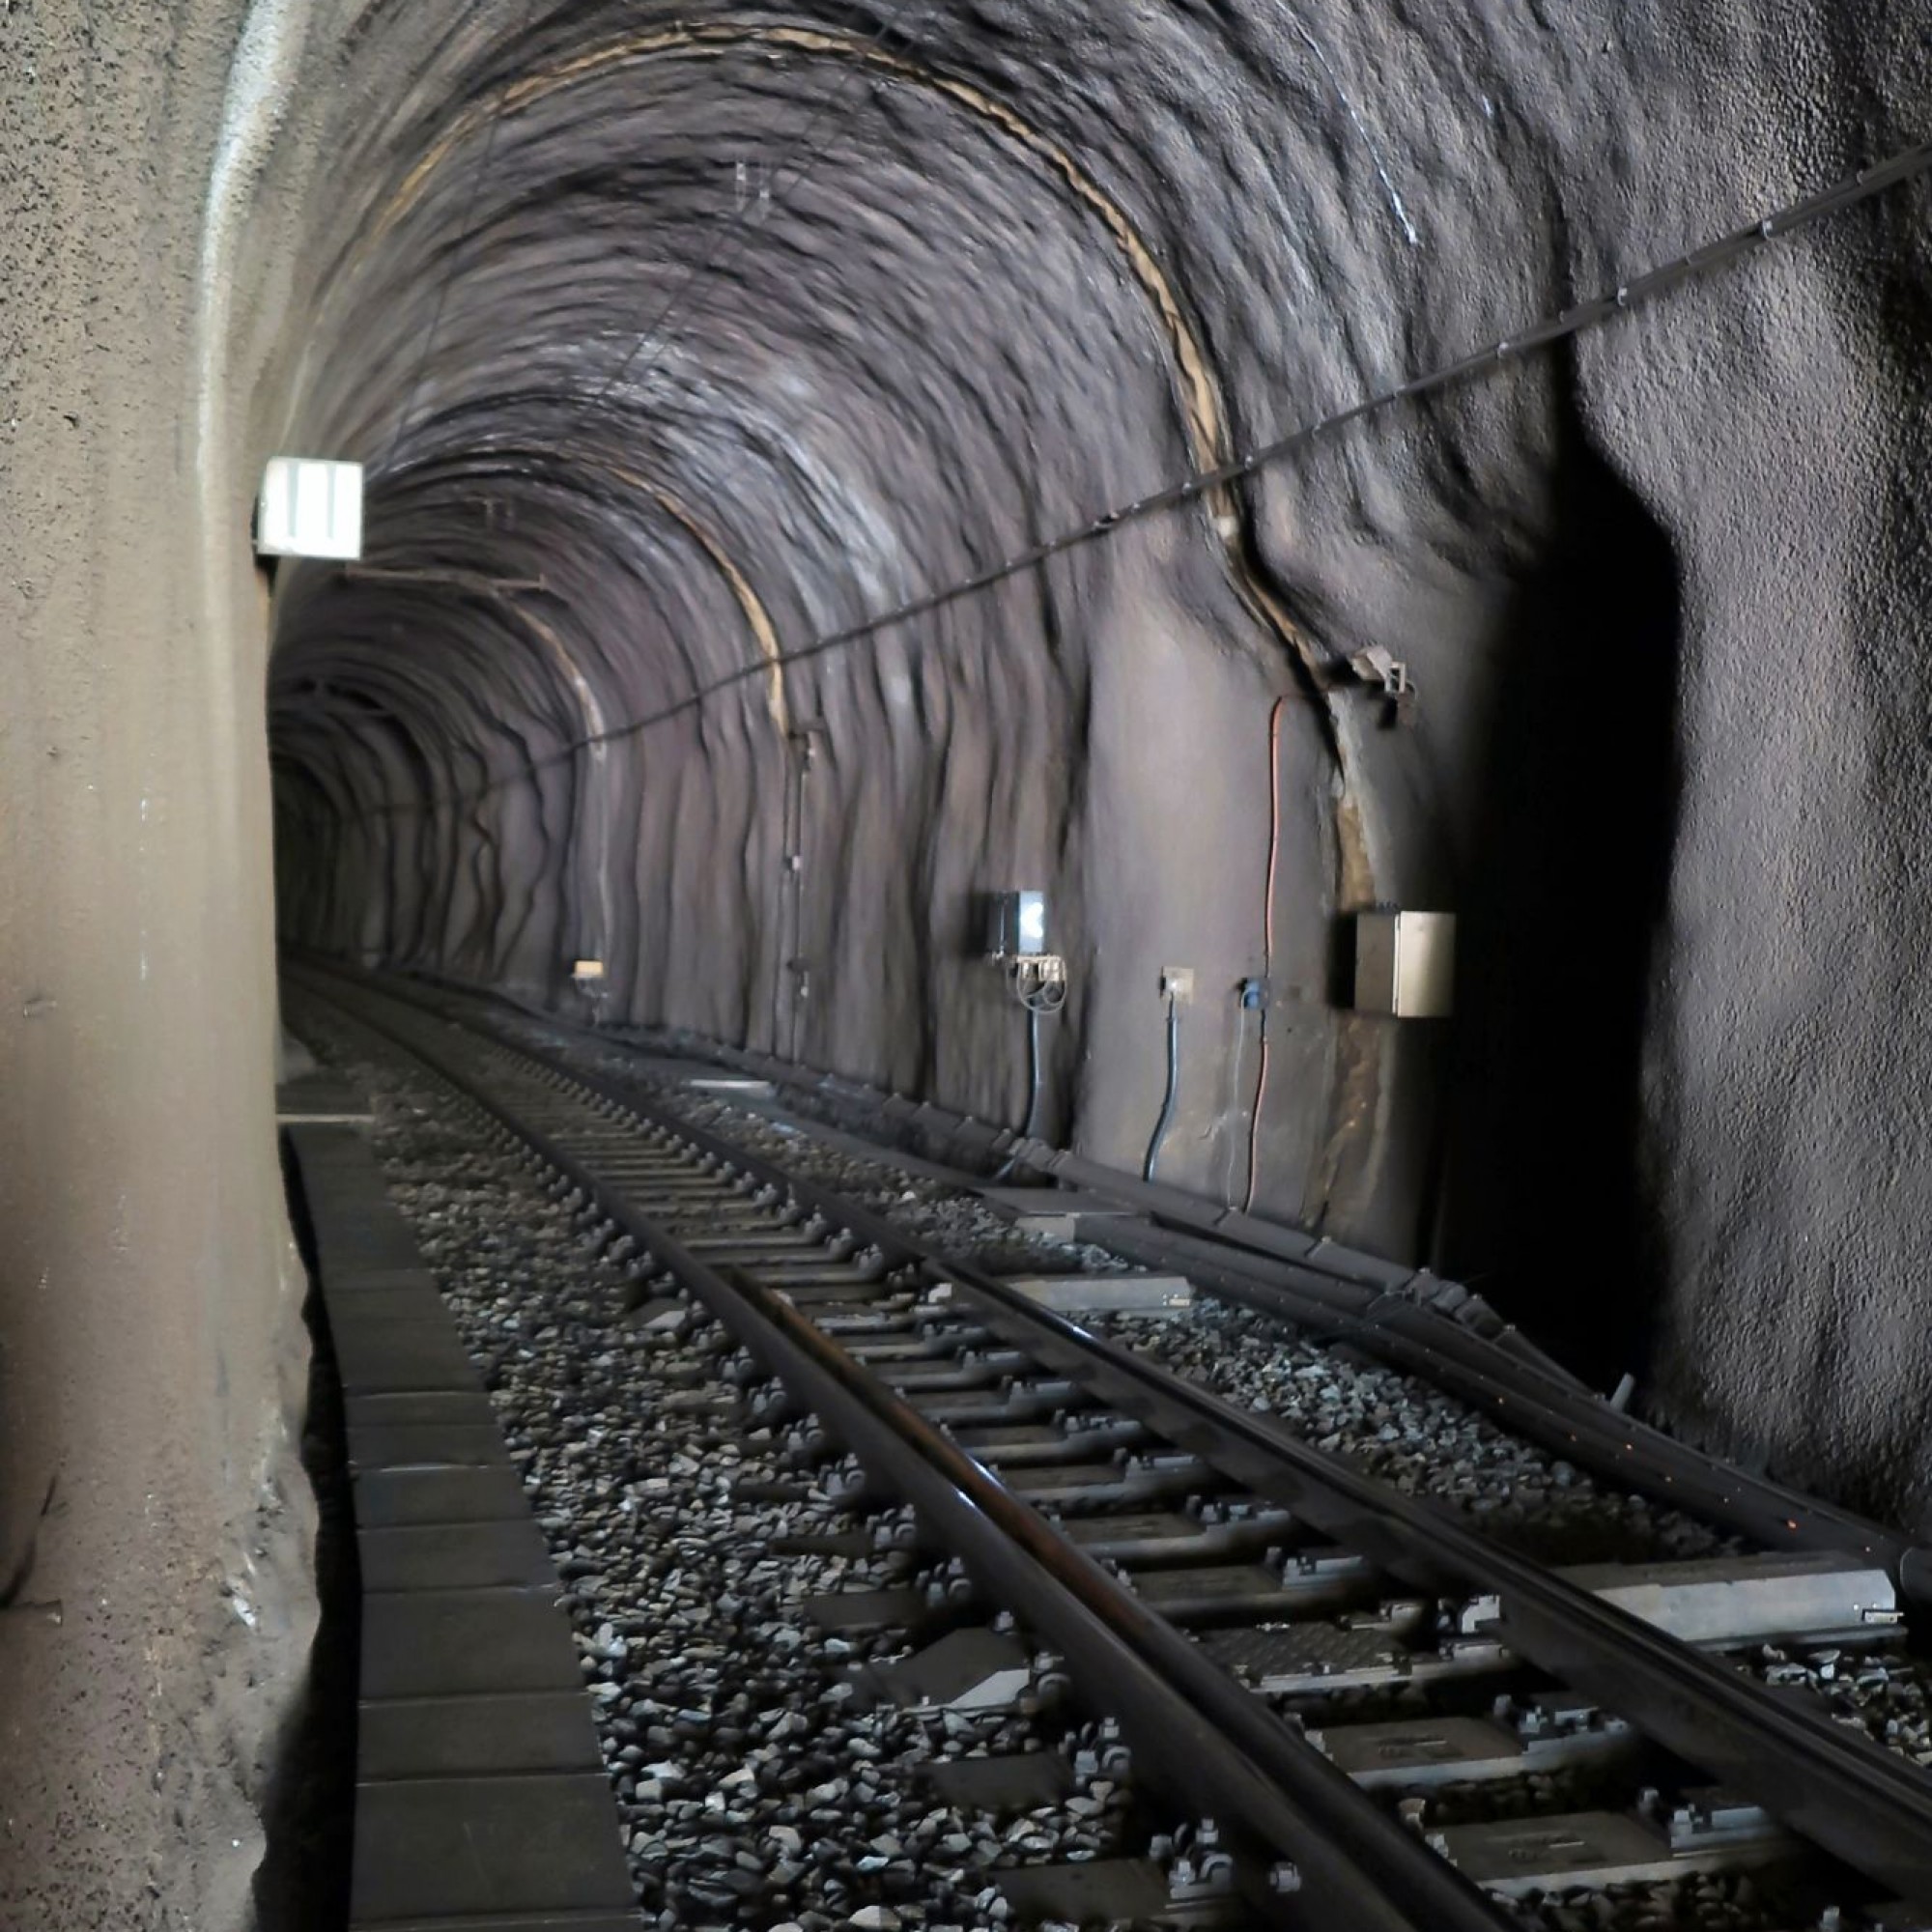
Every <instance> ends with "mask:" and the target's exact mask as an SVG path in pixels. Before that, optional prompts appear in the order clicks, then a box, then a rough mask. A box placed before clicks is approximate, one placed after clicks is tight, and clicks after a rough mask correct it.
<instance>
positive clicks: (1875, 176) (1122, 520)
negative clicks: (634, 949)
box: [356, 142, 1932, 817]
mask: <svg viewBox="0 0 1932 1932" xmlns="http://www.w3.org/2000/svg"><path fill="white" fill-rule="evenodd" d="M1928 169H1932V142H1921V143H1919V144H1918V145H1917V146H1915V147H1911V148H1905V149H1901V150H1900V151H1899V152H1898V153H1896V154H1894V155H1892V156H1890V157H1889V159H1887V160H1885V161H1883V162H1881V163H1879V164H1878V165H1877V166H1876V167H1870V168H1861V169H1859V170H1858V171H1857V172H1856V173H1855V174H1852V175H1848V176H1847V177H1845V178H1844V179H1843V180H1842V181H1840V182H1837V183H1835V184H1834V185H1832V186H1831V187H1828V188H1825V189H1823V190H1821V191H1820V192H1818V193H1815V194H1812V195H1808V196H1806V197H1804V199H1803V200H1800V201H1795V202H1792V203H1790V204H1788V205H1787V206H1785V207H1783V208H1779V209H1776V210H1774V211H1773V212H1772V213H1769V214H1766V215H1764V216H1762V217H1760V218H1759V219H1758V220H1756V221H1753V222H1751V223H1750V224H1749V225H1748V226H1747V227H1744V228H1739V229H1736V230H1734V231H1733V232H1731V233H1730V234H1728V235H1724V236H1720V237H1719V238H1718V239H1716V240H1714V241H1706V242H1704V243H1702V244H1701V245H1699V246H1698V247H1695V248H1692V249H1690V250H1689V251H1688V252H1687V253H1685V254H1682V255H1678V256H1675V257H1673V258H1672V259H1671V260H1669V261H1666V262H1663V263H1662V264H1660V265H1659V266H1658V267H1656V268H1653V269H1650V270H1645V271H1644V272H1643V273H1642V274H1640V275H1637V276H1634V278H1632V279H1631V280H1630V281H1627V282H1621V283H1619V284H1618V285H1617V286H1616V287H1615V288H1614V289H1613V290H1611V291H1609V292H1608V293H1607V294H1605V295H1602V296H1599V297H1598V298H1596V299H1594V300H1592V301H1586V302H1582V303H1580V304H1578V305H1577V306H1576V307H1573V308H1568V309H1564V310H1562V311H1561V312H1560V313H1558V314H1556V315H1552V316H1548V317H1546V318H1545V319H1543V320H1542V321H1539V322H1536V323H1532V324H1530V325H1528V326H1527V327H1523V328H1521V329H1520V330H1517V331H1515V332H1513V333H1512V334H1509V335H1506V336H1504V337H1502V338H1501V339H1500V340H1499V341H1496V342H1493V343H1492V344H1490V345H1489V346H1487V347H1485V348H1482V349H1478V350H1474V351H1472V352H1470V353H1469V354H1468V355H1463V356H1461V357H1459V358H1458V359H1457V360H1455V361H1453V362H1447V363H1443V364H1441V365H1439V366H1438V367H1436V368H1435V369H1433V370H1430V371H1428V372H1427V373H1425V374H1423V375H1420V376H1412V377H1409V378H1408V379H1406V381H1404V382H1401V383H1397V384H1393V385H1391V386H1390V387H1388V388H1384V389H1380V390H1378V391H1376V392H1375V393H1373V394H1371V395H1368V396H1365V397H1363V398H1361V399H1360V400H1359V401H1357V402H1354V403H1351V404H1350V405H1349V406H1348V407H1347V408H1346V409H1342V410H1338V411H1336V412H1333V413H1332V414H1329V415H1325V416H1321V417H1320V418H1318V419H1316V420H1315V421H1313V422H1308V423H1303V424H1302V425H1300V426H1299V427H1297V428H1295V429H1293V430H1290V431H1288V432H1286V433H1285V434H1283V435H1282V436H1279V437H1277V438H1276V439H1274V440H1272V441H1270V442H1265V443H1263V444H1262V445H1260V446H1259V447H1258V448H1256V449H1254V450H1251V451H1250V452H1249V453H1248V454H1247V455H1245V456H1238V457H1236V458H1234V459H1233V460H1232V461H1230V462H1228V463H1224V464H1222V465H1221V466H1219V468H1217V469H1205V470H1199V471H1196V472H1194V473H1193V474H1191V475H1189V476H1186V477H1184V478H1183V479H1182V480H1181V481H1179V482H1178V483H1174V484H1171V485H1169V486H1168V487H1167V488H1165V489H1162V490H1159V491H1157V492H1155V493H1154V494H1153V495H1151V496H1148V497H1140V498H1138V499H1137V500H1136V501H1134V502H1131V503H1124V504H1122V505H1119V506H1118V507H1116V508H1114V509H1111V510H1106V511H1103V512H1102V513H1101V514H1100V515H1099V516H1097V517H1094V518H1092V519H1090V520H1089V521H1088V522H1086V523H1084V524H1081V525H1079V526H1076V527H1074V528H1072V529H1069V530H1066V531H1064V532H1063V533H1062V534H1061V535H1059V536H1057V537H1050V538H1048V539H1046V540H1045V541H1043V542H1041V543H1037V544H1035V545H1033V546H1031V547H1030V548H1029V549H1026V550H1023V551H1020V552H1018V553H1017V554H1014V555H1012V556H1009V557H1008V558H1007V559H1006V560H1005V561H1004V562H1002V563H998V564H994V565H992V566H990V567H989V568H987V569H985V570H981V571H978V572H976V573H975V574H974V575H972V576H970V577H963V578H960V579H958V580H956V581H955V582H951V583H947V584H944V585H942V586H941V587H940V588H938V589H936V590H929V591H924V592H923V593H921V594H920V595H919V596H917V597H913V598H909V599H908V600H907V601H905V602H904V603H902V604H897V605H895V606H894V607H892V608H891V609H890V610H887V611H878V612H876V613H874V614H873V615H871V616H868V617H863V618H860V619H859V620H858V621H857V622H855V623H852V624H847V625H844V626H843V627H841V628H839V629H838V630H834V631H827V632H823V633H821V634H820V635H819V636H818V637H816V638H813V639H810V641H808V642H806V643H803V644H799V645H797V646H795V647H794V648H792V649H791V650H786V651H780V652H779V653H777V655H776V656H773V657H761V658H759V659H758V661H757V662H756V663H754V664H748V665H741V666H740V667H738V668H736V669H734V670H729V671H725V672H722V673H720V674H719V675H718V676H717V677H714V678H711V679H709V680H708V681H706V682H705V683H703V684H699V685H697V686H696V687H694V688H693V689H692V690H691V691H690V692H688V693H687V694H686V695H685V696H682V697H679V698H676V699H673V700H672V701H671V702H670V703H668V704H666V705H663V706H661V707H660V708H659V709H657V710H655V711H651V712H646V713H644V714H643V715H641V716H639V717H637V718H633V719H630V720H628V721H627V722H625V723H624V724H621V725H611V726H610V727H608V728H607V729H605V730H602V731H597V732H592V733H589V734H587V735H586V736H584V737H582V738H575V739H572V740H571V741H570V742H569V743H568V744H565V745H562V746H560V747H558V748H557V749H556V750H555V751H554V752H547V753H544V754H543V755H542V756H541V757H533V758H526V760H525V761H524V764H523V767H522V768H521V769H520V770H519V771H516V772H513V773H508V774H505V775H504V776H503V777H501V778H497V779H493V780H491V781H490V782H489V783H487V784H485V785H483V786H481V787H480V788H479V789H477V790H474V791H469V792H459V793H450V794H447V795H445V796H440V797H439V796H430V797H427V798H425V799H423V800H421V801H419V802H412V803H410V804H397V805H383V806H378V807H375V808H373V809H372V810H373V812H374V813H376V814H383V813H407V812H415V811H422V810H430V809H433V808H435V807H437V806H440V805H469V804H473V803H474V802H476V801H477V800H479V799H482V798H485V797H487V796H489V795H490V794H491V793H493V792H496V791H499V790H501V789H502V788H503V787H504V786H505V785H509V784H513V783H516V782H519V781H522V780H523V779H525V778H527V777H533V776H534V775H535V774H536V773H537V772H539V771H543V770H547V769H549V768H550V767H551V766H553V765H557V764H561V763H563V762H565V761H566V760H568V759H570V758H573V757H575V756H576V755H577V753H580V752H582V751H585V750H588V749H589V748H590V747H592V746H595V745H606V744H611V743H614V742H616V741H617V740H619V739H624V738H630V737H635V736H637V735H638V734H639V733H640V732H643V731H648V730H652V729H654V728H655V727H656V726H658V725H666V724H668V723H670V722H671V721H672V720H673V719H676V718H680V717H683V716H684V715H685V714H686V713H687V712H690V711H695V710H696V709H697V708H699V707H700V706H701V705H703V704H704V703H706V702H707V701H708V700H709V699H711V698H712V697H715V696H718V695H719V694H720V693H721V692H725V691H728V690H731V689H732V688H733V687H735V686H737V685H740V684H744V683H747V682H749V681H750V680H752V679H753V678H761V677H767V676H769V675H770V674H771V671H772V669H773V668H774V667H775V666H785V665H794V664H804V663H807V662H809V661H810V659H813V658H817V657H822V656H824V655H825V654H827V653H828V652H831V651H838V650H843V649H846V648H847V647H849V646H850V645H853V644H856V643H859V642H861V641H862V640H864V639H868V638H871V637H874V636H876V635H877V634H878V633H879V632H881V631H885V630H888V629H891V628H892V627H894V626H895V625H898V624H902V623H905V622H906V621H907V620H908V619H910V618H913V617H919V616H923V615H925V614H926V613H927V612H929V611H937V610H940V609H942V608H944V607H945V606H947V605H949V604H952V603H955V602H958V601H959V600H961V599H963V598H967V597H972V596H976V595H978V594H979V593H980V591H983V590H987V589H990V588H991V587H992V586H993V585H995V584H997V583H1002V582H1006V581H1007V580H1008V579H1009V578H1012V577H1017V576H1019V575H1020V574H1021V573H1022V572H1025V571H1028V570H1033V569H1036V568H1037V566H1038V565H1040V564H1042V563H1044V562H1046V561H1048V560H1049V559H1050V558H1052V557H1056V556H1060V555H1062V554H1065V553H1066V552H1068V551H1071V550H1074V549H1076V548H1078V547H1080V546H1082V545H1085V544H1090V543H1095V542H1098V541H1100V540H1101V539H1102V538H1105V537H1108V536H1111V535H1112V534H1113V533H1114V532H1115V531H1116V530H1118V529H1121V528H1122V527H1123V526H1126V525H1127V524H1130V523H1136V522H1140V521H1142V520H1144V519H1146V518H1148V517H1151V516H1155V515H1157V514H1159V513H1160V512H1162V511H1165V510H1171V509H1175V508H1178V507H1179V506H1180V505H1182V504H1185V503H1190V502H1193V501H1195V500H1197V499H1198V498H1200V497H1204V496H1206V495H1207V494H1208V493H1209V492H1210V491H1215V490H1220V489H1223V488H1225V487H1226V486H1227V485H1228V484H1230V483H1233V482H1236V481H1239V480H1240V479H1241V478H1243V477H1247V476H1252V475H1254V474H1256V473H1257V472H1258V471H1260V470H1263V469H1270V468H1272V467H1273V466H1274V465H1276V464H1278V463H1280V462H1282V461H1283V460H1284V459H1285V458H1287V457H1290V456H1293V455H1295V454H1297V453H1298V452H1299V451H1301V450H1303V449H1305V448H1306V447H1308V446H1309V445H1310V444H1311V443H1314V442H1316V441H1318V440H1321V439H1323V438H1325V437H1329V436H1332V435H1333V434H1334V433H1335V432H1337V431H1338V430H1341V429H1344V428H1346V427H1348V426H1349V425H1350V424H1351V423H1355V422H1359V421H1361V420H1362V419H1363V418H1364V417H1366V416H1370V415H1375V414H1378V413H1379V412H1382V411H1384V410H1387V409H1390V408H1392V407H1393V406H1394V405H1395V404H1397V403H1404V402H1408V403H1412V402H1417V401H1419V400H1421V399H1422V398H1424V397H1427V396H1432V395H1435V393H1437V392H1438V391H1440V390H1443V389H1447V388H1450V387H1452V386H1455V385H1457V384H1463V383H1466V382H1468V381H1470V380H1471V379H1473V378H1474V377H1476V376H1479V375H1486V374H1491V373H1493V372H1494V371H1496V370H1499V369H1501V368H1503V367H1504V366H1505V365H1507V364H1508V363H1509V362H1510V361H1512V360H1513V359H1515V358H1516V357H1518V356H1520V355H1527V354H1528V353H1529V352H1531V351H1532V350H1538V349H1547V348H1549V347H1550V346H1551V345H1553V344H1555V343H1558V342H1562V341H1565V340H1568V339H1569V338H1571V337H1573V336H1577V335H1581V334H1583V333H1585V332H1586V331H1588V330H1590V329H1594V328H1597V327H1602V326H1603V325H1604V324H1605V323H1608V322H1612V321H1614V320H1615V319H1616V318H1617V317H1619V316H1622V315H1627V314H1629V313H1630V312H1631V311H1633V310H1634V309H1636V308H1638V307H1641V306H1643V305H1644V304H1646V303H1649V302H1653V301H1655V300H1656V299H1657V298H1659V297H1660V296H1662V295H1665V294H1668V293H1670V292H1672V291H1674V290H1675V289H1677V288H1679V287H1681V286H1682V285H1683V284H1685V283H1686V282H1689V281H1690V280H1692V279H1694V278H1696V277H1698V276H1700V275H1703V274H1706V273H1708V272H1709V271H1710V270H1714V269H1717V268H1719V267H1721V266H1722V265H1723V264H1725V263H1727V262H1730V261H1733V260H1735V259H1737V258H1738V257H1740V256H1743V255H1747V254H1749V253H1751V252H1752V251H1754V250H1755V249H1757V248H1760V247H1762V246H1763V245H1764V244H1765V243H1766V242H1768V241H1776V240H1782V239H1783V238H1785V237H1786V236H1789V235H1793V234H1796V233H1797V232H1798V231H1799V230H1801V229H1804V228H1807V227H1810V226H1812V225H1814V224H1815V223H1817V222H1819V221H1822V220H1824V219H1826V218H1827V217H1829V216H1831V215H1833V214H1837V213H1842V212H1843V211H1844V210H1846V209H1849V208H1853V207H1856V206H1858V205H1859V204H1860V203H1861V202H1865V201H1869V200H1871V199H1872V198H1873V197H1874V196H1876V195H1879V194H1882V193H1884V192H1885V191H1886V190H1887V189H1888V188H1891V187H1895V186H1897V185H1900V184H1902V183H1905V182H1908V181H1912V180H1915V179H1917V178H1918V176H1920V175H1922V174H1924V173H1925V172H1926V171H1927V170H1928ZM368 815H371V814H369V813H357V814H356V816H358V817H362V816H368Z"/></svg>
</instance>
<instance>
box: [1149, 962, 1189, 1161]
mask: <svg viewBox="0 0 1932 1932" xmlns="http://www.w3.org/2000/svg"><path fill="white" fill-rule="evenodd" d="M1179 1092H1180V1002H1179V1000H1177V999H1176V998H1175V996H1174V995H1173V994H1172V993H1170V994H1169V995H1168V996H1167V1092H1166V1093H1165V1094H1163V1095H1162V1096H1161V1102H1160V1119H1159V1120H1157V1121H1156V1122H1154V1123H1153V1138H1152V1139H1151V1140H1150V1141H1149V1142H1148V1151H1147V1158H1146V1159H1145V1160H1144V1161H1142V1162H1141V1179H1143V1180H1151V1179H1153V1171H1154V1167H1155V1164H1156V1163H1157V1162H1158V1161H1159V1159H1160V1149H1161V1143H1162V1142H1163V1141H1165V1140H1166V1139H1167V1130H1168V1128H1169V1127H1171V1126H1172V1125H1173V1124H1174V1102H1175V1096H1176V1095H1177V1094H1179Z"/></svg>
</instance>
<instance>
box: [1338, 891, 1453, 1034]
mask: <svg viewBox="0 0 1932 1932" xmlns="http://www.w3.org/2000/svg"><path fill="white" fill-rule="evenodd" d="M1455 982H1456V915H1455V914H1454V913H1452V912H1364V913H1357V914H1356V915H1355V1010H1356V1011H1357V1012H1358V1013H1387V1014H1389V1015H1390V1016H1392V1017H1393V1018H1395V1019H1399V1020H1444V1019H1447V1018H1448V1017H1449V1014H1450V1011H1451V1009H1452V1000H1453V995H1454V991H1455Z"/></svg>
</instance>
